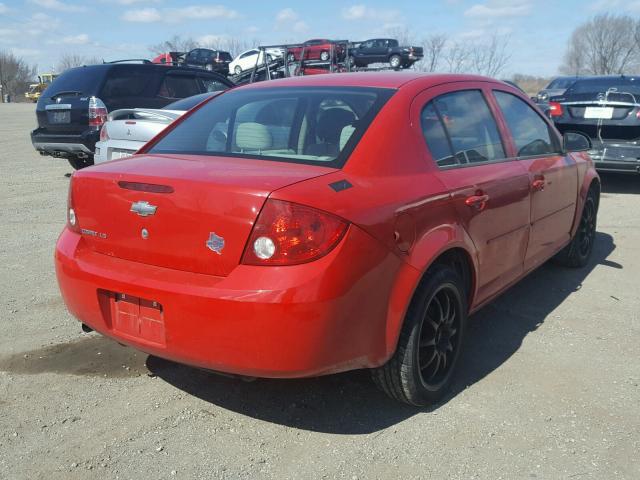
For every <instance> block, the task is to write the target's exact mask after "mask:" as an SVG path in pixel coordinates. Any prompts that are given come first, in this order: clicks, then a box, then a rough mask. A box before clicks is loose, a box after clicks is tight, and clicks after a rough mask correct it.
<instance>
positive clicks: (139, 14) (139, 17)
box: [122, 8, 162, 23]
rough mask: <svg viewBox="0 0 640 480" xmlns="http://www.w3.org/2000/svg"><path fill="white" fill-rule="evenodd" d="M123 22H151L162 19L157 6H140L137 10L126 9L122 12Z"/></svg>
mask: <svg viewBox="0 0 640 480" xmlns="http://www.w3.org/2000/svg"><path fill="white" fill-rule="evenodd" d="M122 20H124V21H125V22H139V23H153V22H159V21H161V20H162V15H161V14H160V12H159V11H158V9H157V8H141V9H138V10H127V11H126V12H124V13H123V14H122Z"/></svg>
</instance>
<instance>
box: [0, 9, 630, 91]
mask: <svg viewBox="0 0 640 480" xmlns="http://www.w3.org/2000/svg"><path fill="white" fill-rule="evenodd" d="M388 35H389V36H390V37H394V38H397V39H398V40H399V41H400V43H402V44H405V45H421V46H422V47H423V49H424V58H423V59H422V61H420V62H417V63H416V64H415V65H414V67H413V68H414V69H416V70H418V71H423V72H451V73H475V74H479V75H486V76H489V77H500V76H501V75H503V74H504V73H505V71H506V70H508V68H509V65H510V62H511V60H512V59H513V58H514V55H515V54H514V52H513V51H512V50H511V48H510V37H509V36H505V35H497V34H494V35H489V36H488V37H482V38H475V39H473V40H471V39H470V40H464V39H455V38H453V39H452V38H451V37H450V36H449V35H447V34H443V33H433V34H429V35H426V36H422V37H420V36H418V35H415V34H414V33H413V32H411V31H410V30H409V29H407V28H398V29H395V30H392V31H390V32H388ZM259 44H260V42H259V40H257V39H249V38H239V37H231V36H219V37H218V36H213V35H209V36H205V37H203V38H202V39H200V40H199V41H196V40H194V39H193V38H183V37H180V36H178V35H174V36H173V37H172V38H169V39H168V40H165V41H163V42H161V43H158V44H156V45H151V46H149V51H150V52H152V53H154V54H159V53H163V52H168V51H189V50H192V49H193V48H196V47H203V48H212V49H218V50H225V51H228V52H229V53H230V54H231V55H232V56H233V57H235V56H236V55H238V54H239V53H241V52H242V51H244V50H248V49H250V48H253V47H255V46H257V45H259ZM102 61H103V60H102V58H98V57H88V56H83V55H77V54H64V55H62V56H61V57H60V58H59V61H58V63H57V64H56V66H55V67H56V70H57V71H58V72H62V71H64V70H67V69H69V68H72V67H77V66H81V65H90V64H93V63H102ZM36 72H37V66H36V65H29V64H28V63H27V62H26V61H25V60H24V59H23V58H22V57H19V56H17V55H14V54H13V53H12V52H11V51H9V50H0V85H2V93H3V94H7V93H8V94H10V95H13V96H14V97H16V96H20V95H21V94H22V93H23V92H24V91H25V90H26V88H27V86H28V84H29V82H31V81H33V80H34V79H35V76H36ZM559 72H560V73H562V74H566V75H613V74H625V73H626V74H632V73H638V72H640V18H635V17H632V16H630V15H625V14H617V15H616V14H610V13H604V14H600V15H596V16H594V17H592V18H591V19H589V20H588V21H586V22H584V23H583V24H582V25H579V26H578V27H577V28H576V29H575V30H574V31H573V32H572V34H571V36H570V38H569V40H568V42H567V46H566V50H565V54H564V58H563V62H562V64H561V66H560V68H559ZM512 79H513V80H515V81H516V82H518V81H520V82H523V83H524V84H526V85H527V86H530V88H531V89H532V90H533V89H534V88H538V85H540V84H541V83H544V82H545V81H547V80H548V79H545V78H541V77H536V76H531V75H519V74H514V75H513V78H512ZM521 86H522V87H523V88H524V89H525V90H526V91H529V90H528V88H526V87H525V86H524V85H521Z"/></svg>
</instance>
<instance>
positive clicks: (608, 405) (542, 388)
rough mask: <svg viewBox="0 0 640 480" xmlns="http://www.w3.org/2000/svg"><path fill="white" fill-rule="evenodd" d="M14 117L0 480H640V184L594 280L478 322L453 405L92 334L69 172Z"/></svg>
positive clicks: (547, 275) (527, 286)
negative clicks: (279, 374) (72, 264)
mask: <svg viewBox="0 0 640 480" xmlns="http://www.w3.org/2000/svg"><path fill="white" fill-rule="evenodd" d="M33 111H34V108H33V106H32V105H24V104H20V105H15V104H14V105H0V166H1V170H0V172H1V174H2V175H1V178H0V182H1V189H0V200H1V205H2V209H1V210H0V268H1V269H2V275H1V277H0V291H1V292H2V303H1V306H0V478H2V479H5V478H6V479H35V478H46V479H47V480H51V479H58V478H59V479H69V478H71V479H73V478H100V479H103V478H104V479H111V478H120V479H138V478H141V479H142V478H154V479H155V478H158V479H160V478H230V479H231V478H252V479H253V478H345V479H356V478H359V479H364V478H367V479H369V478H439V479H441V478H464V479H476V478H478V479H480V478H481V479H499V478H503V479H532V478H538V479H579V480H583V479H609V478H624V479H638V478H640V455H639V454H638V452H639V451H640V349H639V348H638V345H639V344H640V294H639V292H640V289H639V287H638V281H639V278H640V215H639V214H640V177H633V178H620V177H605V178H604V187H605V191H606V193H605V194H604V195H603V199H602V204H601V210H600V222H599V233H598V237H597V244H596V249H595V252H594V256H593V261H592V263H591V265H590V266H589V267H588V268H586V269H584V270H567V269H562V268H559V267H556V266H553V265H545V266H544V267H542V268H541V269H539V270H538V271H536V272H534V273H533V274H532V275H531V276H530V277H529V278H527V279H525V280H524V281H523V282H521V283H520V284H519V285H518V286H516V287H515V288H513V289H512V290H511V291H509V292H508V293H507V294H506V295H504V296H503V297H502V298H501V299H499V300H498V301H496V302H494V303H493V304H492V305H490V306H488V307H486V308H485V309H484V310H483V311H481V312H480V313H479V314H477V315H475V316H474V318H473V322H472V328H471V332H470V339H469V340H470V341H469V344H468V345H469V349H468V351H467V352H466V354H465V355H464V357H463V361H462V366H461V372H462V375H461V376H460V378H459V380H458V382H457V383H456V384H455V388H454V390H453V392H452V394H451V395H450V396H449V397H448V398H447V399H446V401H445V402H443V403H442V404H441V405H439V406H437V407H435V408H432V409H425V410H416V409H413V408H410V407H405V406H403V405H400V404H397V403H395V402H393V401H391V400H388V399H387V398H386V397H385V396H384V395H383V394H382V393H380V392H378V391H377V390H376V389H375V387H374V386H373V385H372V384H371V383H370V381H369V378H368V375H367V373H366V372H353V373H348V374H342V375H335V376H329V377H324V378H317V379H308V380H295V381H274V380H258V381H256V382H254V383H244V382H242V381H238V380H235V379H230V378H225V377H220V376H216V375H212V374H208V373H204V372H201V371H198V370H194V369H191V368H188V367H184V366H180V365H175V364H171V363H169V362H166V361H163V360H160V359H157V358H150V357H147V356H146V355H144V354H141V353H137V352H135V351H133V350H131V349H129V348H125V347H121V346H120V345H117V344H115V343H114V342H112V341H109V340H105V339H103V338H101V337H100V336H98V335H97V334H90V335H82V334H81V333H80V324H79V323H78V322H77V321H76V320H74V319H73V318H72V317H71V316H70V315H69V314H68V313H67V311H66V310H65V307H64V305H63V303H62V301H61V299H60V296H59V293H58V287H57V285H56V280H55V275H54V269H53V260H52V252H53V247H54V243H55V240H56V237H57V235H58V233H59V232H60V230H61V228H62V225H63V223H64V220H65V203H66V194H67V184H68V178H66V176H65V174H67V173H70V172H71V168H70V167H69V166H68V165H67V164H66V162H64V161H62V160H55V159H52V158H48V157H40V156H39V155H37V154H36V153H35V152H34V150H33V148H32V146H31V143H30V141H29V136H28V133H29V131H30V130H31V128H32V127H33V125H34V122H35V116H34V113H33Z"/></svg>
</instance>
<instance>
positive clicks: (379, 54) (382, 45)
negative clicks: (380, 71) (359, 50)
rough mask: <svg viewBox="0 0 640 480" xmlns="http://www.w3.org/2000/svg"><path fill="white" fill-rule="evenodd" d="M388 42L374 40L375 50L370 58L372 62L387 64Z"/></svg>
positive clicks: (372, 50) (373, 49)
mask: <svg viewBox="0 0 640 480" xmlns="http://www.w3.org/2000/svg"><path fill="white" fill-rule="evenodd" d="M388 50H389V49H388V47H387V41H386V40H374V42H373V48H372V49H371V52H370V58H371V61H372V62H376V63H377V62H386V61H387V53H388Z"/></svg>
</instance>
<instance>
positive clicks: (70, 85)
mask: <svg viewBox="0 0 640 480" xmlns="http://www.w3.org/2000/svg"><path fill="white" fill-rule="evenodd" d="M108 70H109V69H108V67H97V68H96V67H78V68H72V69H70V70H67V71H65V72H63V73H62V75H60V76H59V77H58V78H56V79H55V80H54V81H53V83H51V85H49V87H47V91H46V96H50V97H53V96H55V95H58V94H60V93H76V94H78V95H80V94H84V95H96V94H97V93H98V89H99V88H100V85H101V84H102V80H103V78H104V76H105V74H106V72H107V71H108Z"/></svg>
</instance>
